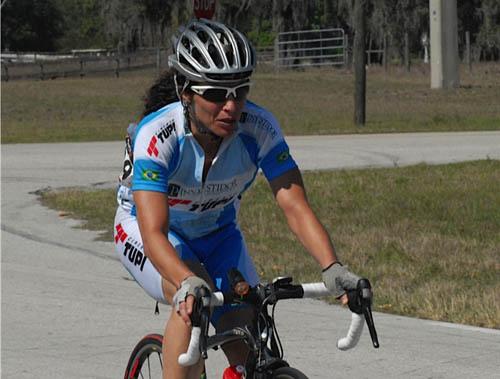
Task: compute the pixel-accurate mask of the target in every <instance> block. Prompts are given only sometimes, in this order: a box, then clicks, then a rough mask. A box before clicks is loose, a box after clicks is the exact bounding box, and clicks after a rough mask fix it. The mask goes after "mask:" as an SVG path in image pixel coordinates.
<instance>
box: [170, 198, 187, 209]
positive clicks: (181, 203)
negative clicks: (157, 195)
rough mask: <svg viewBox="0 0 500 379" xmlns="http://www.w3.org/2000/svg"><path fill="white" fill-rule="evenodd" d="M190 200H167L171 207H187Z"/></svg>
mask: <svg viewBox="0 0 500 379" xmlns="http://www.w3.org/2000/svg"><path fill="white" fill-rule="evenodd" d="M191 203H192V200H186V199H168V205H169V206H171V207H175V206H176V205H178V204H179V205H187V204H191Z"/></svg>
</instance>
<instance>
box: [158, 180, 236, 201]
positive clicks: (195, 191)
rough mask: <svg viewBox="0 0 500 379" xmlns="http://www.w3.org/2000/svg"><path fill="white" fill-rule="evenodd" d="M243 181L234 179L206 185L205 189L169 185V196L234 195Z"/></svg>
mask: <svg viewBox="0 0 500 379" xmlns="http://www.w3.org/2000/svg"><path fill="white" fill-rule="evenodd" d="M240 182H241V180H238V179H233V180H231V181H230V182H226V183H206V184H205V185H204V186H203V187H181V186H180V185H178V184H175V183H169V184H168V190H167V193H168V196H171V197H189V196H199V195H205V196H206V195H219V194H220V195H222V194H228V193H232V192H234V191H235V190H237V189H238V186H239V185H241V183H240Z"/></svg>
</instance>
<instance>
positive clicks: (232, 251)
mask: <svg viewBox="0 0 500 379" xmlns="http://www.w3.org/2000/svg"><path fill="white" fill-rule="evenodd" d="M114 225H115V228H114V239H115V250H116V252H117V254H118V256H119V257H120V261H121V262H122V264H123V265H124V266H125V268H126V269H127V271H128V272H129V273H130V274H131V275H132V277H133V278H134V279H135V280H136V282H137V283H138V284H139V285H140V286H141V287H142V288H143V289H144V291H146V293H147V294H148V295H149V296H151V297H152V298H153V299H155V300H156V301H158V302H161V303H164V304H167V301H166V300H165V297H164V295H163V290H162V278H161V275H160V274H159V272H158V271H157V270H156V268H155V267H154V266H153V264H152V263H151V261H150V260H149V259H148V258H147V257H146V255H145V254H144V248H143V243H142V238H141V235H140V232H139V225H138V223H137V218H136V217H135V216H134V215H132V214H130V213H129V212H128V211H126V210H124V209H122V208H121V207H118V209H117V212H116V216H115V224H114ZM168 240H169V241H170V243H172V245H173V246H174V248H175V250H176V251H177V253H178V254H179V257H180V258H181V259H182V260H185V261H186V260H192V261H198V262H200V263H201V264H202V265H203V267H204V268H205V269H206V271H207V272H208V274H209V276H210V278H211V279H212V281H213V283H214V284H215V287H216V289H217V290H220V291H223V292H224V291H228V290H229V289H230V283H229V279H228V277H227V273H228V271H229V270H230V269H231V268H233V267H235V268H237V269H238V270H239V271H240V272H241V273H242V274H243V277H244V278H245V279H246V280H247V282H248V283H249V284H250V285H256V284H257V283H258V282H259V276H258V274H257V271H256V269H255V266H254V264H253V262H252V259H251V257H250V256H249V254H248V251H247V248H246V245H245V241H244V239H243V236H242V234H241V231H240V230H239V228H238V227H237V226H235V225H230V226H227V227H225V228H224V229H222V230H221V231H217V232H215V233H211V234H210V235H208V236H204V237H200V238H196V239H192V240H187V239H185V238H183V237H182V236H180V235H179V234H178V233H175V232H174V231H169V233H168ZM235 309H237V307H235V306H231V305H225V306H223V307H217V308H216V309H214V313H213V316H212V323H213V324H214V325H216V324H217V321H218V320H219V318H220V317H221V316H222V315H223V314H224V313H226V312H229V311H231V310H235Z"/></svg>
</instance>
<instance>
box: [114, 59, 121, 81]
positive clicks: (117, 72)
mask: <svg viewBox="0 0 500 379" xmlns="http://www.w3.org/2000/svg"><path fill="white" fill-rule="evenodd" d="M115 62H116V68H115V76H116V77H117V78H119V77H120V58H115Z"/></svg>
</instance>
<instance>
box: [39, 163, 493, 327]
mask: <svg viewBox="0 0 500 379" xmlns="http://www.w3.org/2000/svg"><path fill="white" fill-rule="evenodd" d="M304 180H305V183H306V187H307V189H308V197H309V200H310V203H311V205H312V207H313V209H315V211H316V212H317V214H318V216H319V218H320V220H321V221H322V222H323V223H324V225H325V227H326V228H327V230H329V231H331V232H332V236H333V238H334V241H335V243H336V246H337V249H338V252H339V256H340V258H341V259H342V261H344V263H347V264H349V266H350V267H351V268H352V270H353V271H355V272H357V273H359V274H361V275H363V276H366V277H368V278H369V279H370V280H371V282H372V284H373V285H374V288H375V291H376V302H375V308H376V309H377V310H380V311H385V312H389V313H397V314H403V315H410V316H417V317H421V318H428V319H433V320H443V321H450V322H458V323H465V324H471V325H477V326H485V327H492V328H500V234H499V233H498V231H499V230H500V192H499V191H498V183H500V162H499V161H481V162H470V163H461V164H453V165H442V166H426V165H418V166H413V167H405V168H393V169H377V170H356V171H331V172H310V173H305V174H304ZM90 196H94V197H90ZM113 196H114V191H102V192H96V193H87V192H85V193H84V194H81V193H79V192H68V193H59V194H50V195H47V194H46V195H45V200H44V201H45V202H46V203H47V204H49V205H51V206H53V207H56V208H58V209H63V210H66V211H71V212H73V213H74V215H75V217H80V218H82V217H83V218H85V219H87V220H90V221H89V223H88V224H87V227H89V226H93V227H94V228H97V229H102V228H104V227H106V228H107V232H106V234H105V235H106V238H107V239H109V240H110V239H111V233H112V232H111V230H112V219H113V213H114V208H115V201H114V200H113ZM95 204H100V207H99V208H100V209H99V213H97V211H96V210H92V209H90V210H88V209H87V208H91V207H92V205H95ZM104 215H105V217H104ZM240 221H241V226H242V229H243V231H244V234H245V236H246V239H247V243H248V246H249V249H250V251H251V252H252V255H253V257H254V259H255V263H256V265H257V267H258V269H259V271H260V274H261V276H262V278H264V279H267V280H269V279H272V278H273V277H275V276H278V275H280V276H282V275H291V276H293V277H294V278H295V279H296V280H298V281H317V280H319V279H320V275H319V269H318V266H317V265H316V263H315V262H314V261H313V259H312V258H310V257H309V256H308V255H307V253H306V252H305V251H304V250H303V249H302V248H301V246H300V245H299V244H298V242H297V241H296V239H295V237H294V236H293V235H292V234H291V233H290V231H289V229H288V228H287V226H286V222H285V220H284V219H283V216H282V214H281V212H280V211H279V209H278V208H277V206H276V204H275V202H274V200H273V198H272V194H271V191H270V190H269V186H268V185H267V183H266V182H265V180H264V179H263V178H262V177H259V178H258V180H257V181H256V183H255V185H254V186H253V187H252V188H251V189H250V190H249V192H248V193H247V194H246V195H245V196H244V197H243V203H242V208H241V214H240Z"/></svg>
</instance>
